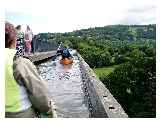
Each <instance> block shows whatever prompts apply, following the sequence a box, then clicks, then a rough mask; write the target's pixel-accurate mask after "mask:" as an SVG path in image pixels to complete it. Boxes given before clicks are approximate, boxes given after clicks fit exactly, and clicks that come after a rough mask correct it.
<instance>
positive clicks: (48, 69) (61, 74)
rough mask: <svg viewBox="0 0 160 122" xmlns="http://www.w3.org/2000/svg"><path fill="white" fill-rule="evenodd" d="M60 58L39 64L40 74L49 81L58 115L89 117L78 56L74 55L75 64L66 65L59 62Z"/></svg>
mask: <svg viewBox="0 0 160 122" xmlns="http://www.w3.org/2000/svg"><path fill="white" fill-rule="evenodd" d="M60 58H61V57H57V58H56V59H55V60H52V61H48V62H46V63H43V64H40V65H39V66H38V69H39V72H40V76H41V77H42V78H43V79H45V80H46V81H47V82H48V87H49V90H50V94H51V96H52V98H53V99H54V101H55V104H56V106H57V116H58V117H59V118H88V117H89V110H88V108H87V106H86V102H85V100H84V97H85V95H84V92H83V89H82V86H83V83H82V77H81V72H80V69H79V60H78V57H77V56H73V58H74V62H73V64H72V65H66V66H64V65H62V64H60V63H59V59H60Z"/></svg>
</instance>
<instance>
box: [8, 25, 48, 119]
mask: <svg viewBox="0 0 160 122" xmlns="http://www.w3.org/2000/svg"><path fill="white" fill-rule="evenodd" d="M15 54H16V31H15V28H14V26H13V25H12V24H10V23H9V22H6V23H5V117H7V118H33V117H36V114H35V111H34V110H35V109H36V110H38V111H39V112H48V111H49V110H50V105H49V101H50V96H49V91H48V88H47V84H46V82H45V81H44V80H42V79H41V77H40V76H39V74H38V72H37V69H36V67H35V66H34V64H33V63H32V62H31V61H30V60H29V59H26V58H23V57H21V56H16V55H15Z"/></svg>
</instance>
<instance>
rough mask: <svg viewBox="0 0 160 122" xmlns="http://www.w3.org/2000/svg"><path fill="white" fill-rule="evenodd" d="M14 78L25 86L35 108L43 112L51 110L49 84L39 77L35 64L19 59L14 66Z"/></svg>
mask: <svg viewBox="0 0 160 122" xmlns="http://www.w3.org/2000/svg"><path fill="white" fill-rule="evenodd" d="M13 69H14V77H15V79H16V81H17V83H18V84H20V85H24V86H25V87H26V89H27V93H28V96H29V98H30V100H31V103H32V105H33V107H34V108H36V109H37V110H39V111H41V112H47V111H48V110H49V91H48V88H47V82H46V81H44V80H42V79H41V77H40V76H39V74H38V72H37V69H36V67H35V66H34V64H33V63H32V62H31V61H29V59H25V58H22V57H20V58H17V59H16V60H15V61H14V65H13Z"/></svg>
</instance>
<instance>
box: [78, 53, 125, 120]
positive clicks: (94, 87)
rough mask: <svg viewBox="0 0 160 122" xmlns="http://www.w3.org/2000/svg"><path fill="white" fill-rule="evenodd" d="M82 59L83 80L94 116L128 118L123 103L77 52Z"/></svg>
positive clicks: (80, 59)
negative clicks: (118, 100)
mask: <svg viewBox="0 0 160 122" xmlns="http://www.w3.org/2000/svg"><path fill="white" fill-rule="evenodd" d="M77 56H78V58H79V61H80V70H81V72H82V78H83V82H85V84H86V86H87V89H88V92H89V96H90V98H91V103H92V106H93V109H94V110H93V117H96V118H106V117H108V118H128V115H127V114H126V113H125V111H124V110H123V108H122V107H121V105H120V104H119V103H118V102H117V100H116V99H115V98H114V97H113V95H112V94H111V93H110V92H109V90H108V89H107V88H106V87H105V86H104V84H103V83H102V82H101V81H100V80H99V79H98V78H97V76H96V75H95V73H94V71H93V70H92V69H91V68H90V67H89V65H88V64H87V63H86V62H85V61H84V59H83V58H82V57H81V55H80V54H77Z"/></svg>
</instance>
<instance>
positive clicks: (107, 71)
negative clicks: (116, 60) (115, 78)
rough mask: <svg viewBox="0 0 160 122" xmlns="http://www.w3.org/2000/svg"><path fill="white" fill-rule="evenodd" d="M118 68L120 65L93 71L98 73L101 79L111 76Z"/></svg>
mask: <svg viewBox="0 0 160 122" xmlns="http://www.w3.org/2000/svg"><path fill="white" fill-rule="evenodd" d="M118 66H119V65H113V66H108V67H103V68H95V69H93V70H94V72H95V73H96V75H97V76H98V77H99V78H100V79H101V78H103V77H105V76H107V75H109V74H110V73H112V72H113V71H114V69H115V68H116V67H118Z"/></svg>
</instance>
